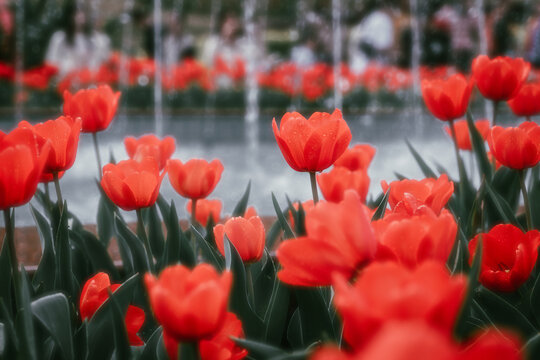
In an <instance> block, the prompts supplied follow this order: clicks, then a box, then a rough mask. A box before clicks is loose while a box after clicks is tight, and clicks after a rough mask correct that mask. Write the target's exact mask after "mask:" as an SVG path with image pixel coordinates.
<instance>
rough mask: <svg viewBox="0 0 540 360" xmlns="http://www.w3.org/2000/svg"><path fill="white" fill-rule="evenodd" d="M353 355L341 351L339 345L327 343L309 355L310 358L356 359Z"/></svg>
mask: <svg viewBox="0 0 540 360" xmlns="http://www.w3.org/2000/svg"><path fill="white" fill-rule="evenodd" d="M354 359H355V357H354V356H353V355H349V354H347V353H346V352H344V351H341V350H340V349H339V348H338V347H336V346H333V345H326V346H322V347H320V348H318V349H317V350H315V352H314V353H313V355H311V356H310V357H309V360H354Z"/></svg>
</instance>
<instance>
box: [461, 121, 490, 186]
mask: <svg viewBox="0 0 540 360" xmlns="http://www.w3.org/2000/svg"><path fill="white" fill-rule="evenodd" d="M466 117H467V126H468V127H469V134H470V135H471V144H472V148H473V152H474V155H475V156H476V162H477V163H478V170H479V172H480V178H486V179H487V180H491V177H492V176H493V167H492V166H491V164H490V162H489V159H488V156H487V153H486V147H485V146H484V139H483V138H482V136H481V135H480V133H479V132H478V129H476V126H475V125H474V120H473V117H472V114H471V112H470V111H467V116H466Z"/></svg>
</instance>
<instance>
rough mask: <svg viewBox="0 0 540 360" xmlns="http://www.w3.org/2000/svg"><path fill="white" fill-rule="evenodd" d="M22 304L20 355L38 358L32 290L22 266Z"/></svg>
mask: <svg viewBox="0 0 540 360" xmlns="http://www.w3.org/2000/svg"><path fill="white" fill-rule="evenodd" d="M20 291H21V293H20V294H21V296H20V299H21V304H20V308H19V311H18V312H17V334H18V339H19V341H20V342H21V347H20V348H19V350H20V353H19V357H20V358H21V359H37V352H36V337H35V331H34V323H33V319H32V310H31V307H30V291H29V284H28V277H27V276H26V271H24V267H21V289H20Z"/></svg>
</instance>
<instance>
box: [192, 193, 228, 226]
mask: <svg viewBox="0 0 540 360" xmlns="http://www.w3.org/2000/svg"><path fill="white" fill-rule="evenodd" d="M191 206H192V201H191V200H188V202H187V204H186V210H187V212H188V213H190V214H191V211H192V208H191ZM221 208H222V203H221V200H207V199H199V200H197V209H196V216H197V222H198V223H199V224H201V225H206V224H208V221H209V220H210V218H212V222H213V223H214V224H216V223H217V222H218V221H219V219H220V217H221V216H220V214H221Z"/></svg>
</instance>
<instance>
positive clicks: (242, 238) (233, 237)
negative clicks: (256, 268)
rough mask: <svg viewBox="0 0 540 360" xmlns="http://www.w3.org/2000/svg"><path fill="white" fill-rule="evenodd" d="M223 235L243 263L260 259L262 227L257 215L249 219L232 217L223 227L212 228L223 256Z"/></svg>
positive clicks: (262, 241) (263, 236)
mask: <svg viewBox="0 0 540 360" xmlns="http://www.w3.org/2000/svg"><path fill="white" fill-rule="evenodd" d="M225 235H226V236H227V238H228V239H229V241H230V242H231V243H232V244H233V245H234V247H235V248H236V251H238V254H239V255H240V257H241V258H242V261H243V262H246V263H252V262H257V261H259V260H260V259H261V257H262V255H263V251H264V244H265V231H264V225H263V223H262V221H261V218H259V217H258V216H257V215H255V216H251V217H249V218H243V217H240V216H239V217H233V218H231V219H229V220H227V222H225V225H223V224H218V225H216V226H215V227H214V237H215V241H216V245H217V248H218V249H219V252H220V253H221V254H222V255H223V256H225V244H224V241H225Z"/></svg>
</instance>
